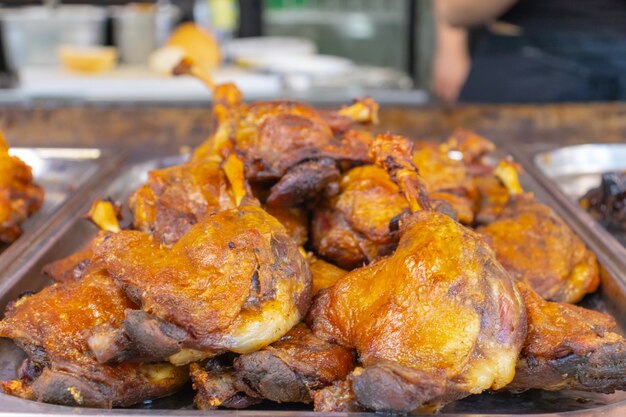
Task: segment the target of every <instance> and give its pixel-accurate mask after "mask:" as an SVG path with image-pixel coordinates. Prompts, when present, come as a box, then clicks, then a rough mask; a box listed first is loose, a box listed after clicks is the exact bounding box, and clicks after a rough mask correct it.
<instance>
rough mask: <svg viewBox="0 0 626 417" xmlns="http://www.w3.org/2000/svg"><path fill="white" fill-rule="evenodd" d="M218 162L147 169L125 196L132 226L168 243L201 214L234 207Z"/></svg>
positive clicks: (189, 226)
mask: <svg viewBox="0 0 626 417" xmlns="http://www.w3.org/2000/svg"><path fill="white" fill-rule="evenodd" d="M233 200H234V197H233V195H232V191H231V190H230V187H229V186H228V181H227V178H226V175H225V174H224V172H223V170H222V169H221V166H220V163H219V162H214V161H197V162H188V163H185V164H182V165H178V166H174V167H171V168H165V169H160V170H156V171H151V172H150V173H148V181H147V183H146V184H144V185H143V186H141V187H140V188H139V189H138V190H137V191H136V192H135V193H134V194H133V195H132V196H131V197H130V200H129V205H130V208H131V210H132V212H133V215H134V222H133V223H134V226H135V227H136V228H137V229H139V230H141V231H143V232H145V233H150V234H152V235H154V237H155V238H157V239H158V240H159V241H160V242H162V243H164V244H167V245H171V244H173V243H175V242H176V241H178V239H180V238H181V237H182V236H183V235H184V234H185V233H187V231H188V230H189V229H190V228H191V227H192V226H193V225H194V224H196V223H197V222H198V221H199V220H200V219H201V218H202V217H204V216H206V215H208V214H210V213H215V212H217V211H220V210H226V209H229V208H233V207H235V202H234V201H233Z"/></svg>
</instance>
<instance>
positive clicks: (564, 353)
mask: <svg viewBox="0 0 626 417" xmlns="http://www.w3.org/2000/svg"><path fill="white" fill-rule="evenodd" d="M518 287H519V289H520V292H521V293H522V295H523V297H524V301H525V304H526V311H527V314H528V334H527V336H526V342H525V344H524V348H523V349H522V354H521V357H520V360H519V362H518V364H517V370H516V373H515V379H514V380H513V382H512V383H511V384H510V385H509V386H508V387H507V389H510V390H513V391H522V390H527V389H544V390H551V391H555V390H563V389H575V390H582V391H595V392H603V393H612V392H614V391H615V390H626V339H624V337H623V336H620V335H619V334H617V333H615V332H614V330H615V327H616V324H615V320H614V319H613V318H612V317H610V316H609V315H607V314H603V313H599V312H597V311H592V310H587V309H584V308H582V307H577V306H574V305H571V304H566V303H555V302H549V301H545V300H543V299H542V298H541V297H540V296H539V295H538V294H537V293H535V292H534V291H533V290H532V289H530V288H529V287H527V286H526V285H524V284H521V283H519V284H518Z"/></svg>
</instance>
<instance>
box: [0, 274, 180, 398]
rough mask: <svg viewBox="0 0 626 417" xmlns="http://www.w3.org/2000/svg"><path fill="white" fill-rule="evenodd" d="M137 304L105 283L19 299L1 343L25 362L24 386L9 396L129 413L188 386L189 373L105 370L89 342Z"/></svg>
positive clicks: (161, 366) (136, 366)
mask: <svg viewBox="0 0 626 417" xmlns="http://www.w3.org/2000/svg"><path fill="white" fill-rule="evenodd" d="M126 308H133V304H132V303H131V302H130V301H129V300H128V299H127V298H126V297H125V296H124V294H122V292H121V291H120V290H119V288H118V287H117V286H116V285H115V284H114V283H113V281H112V280H111V279H110V278H108V277H107V276H106V275H103V274H100V273H91V274H88V275H87V276H85V277H84V278H83V279H81V280H78V281H68V282H65V283H58V284H54V285H52V286H50V287H48V288H45V289H44V290H42V291H41V292H39V293H37V294H34V295H29V296H25V297H22V298H20V299H19V300H17V301H15V302H14V303H13V304H12V305H10V306H9V308H8V309H7V312H6V314H5V318H4V319H3V320H2V321H1V322H0V337H7V338H11V339H13V340H14V341H15V343H16V344H17V345H18V346H20V347H21V348H22V349H23V350H24V351H25V352H26V353H27V354H28V359H26V360H25V362H24V364H23V365H22V367H21V368H20V375H19V377H20V379H17V380H14V381H4V382H2V383H1V385H0V389H1V390H2V391H4V392H6V393H9V394H12V395H17V396H20V397H24V398H29V399H35V400H38V401H44V402H51V403H57V404H67V405H83V406H90V407H112V406H128V405H131V404H134V403H137V402H141V401H144V400H147V399H154V398H158V397H163V396H166V395H170V394H172V393H174V392H175V391H177V390H178V389H179V388H180V387H181V386H182V384H184V383H185V382H186V381H187V380H188V370H187V368H186V367H182V368H177V367H174V366H172V365H171V364H167V363H154V364H141V363H121V364H111V365H109V364H100V363H98V361H97V360H96V358H95V357H94V356H93V354H92V353H91V352H90V350H89V347H88V344H87V339H88V337H89V334H90V332H91V330H92V329H93V328H95V327H97V326H100V325H104V324H106V325H116V324H119V323H121V321H122V320H123V319H124V310H125V309H126Z"/></svg>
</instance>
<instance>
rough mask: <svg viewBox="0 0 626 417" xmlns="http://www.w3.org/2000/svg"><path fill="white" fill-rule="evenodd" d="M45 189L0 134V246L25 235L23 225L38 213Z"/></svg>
mask: <svg viewBox="0 0 626 417" xmlns="http://www.w3.org/2000/svg"><path fill="white" fill-rule="evenodd" d="M43 197H44V192H43V189H42V188H41V187H40V186H38V185H37V184H35V183H34V182H33V174H32V170H31V168H30V167H29V166H28V165H26V164H25V163H24V162H23V161H22V160H21V159H19V158H16V157H14V156H10V155H9V147H8V145H7V144H6V142H5V141H4V135H3V134H2V132H0V244H2V243H11V242H13V241H14V240H15V239H17V238H18V237H19V236H20V235H21V234H22V229H21V227H20V226H21V224H22V223H23V222H24V221H25V220H26V219H28V217H29V216H30V215H31V214H33V213H35V212H37V211H39V209H40V208H41V205H42V204H43Z"/></svg>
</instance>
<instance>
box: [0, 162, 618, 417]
mask: <svg viewBox="0 0 626 417" xmlns="http://www.w3.org/2000/svg"><path fill="white" fill-rule="evenodd" d="M183 160H184V158H183V157H180V156H176V157H170V158H164V159H155V160H151V161H147V162H143V163H140V164H137V165H129V166H128V167H127V168H126V169H124V170H123V171H121V172H120V174H119V176H117V178H116V179H115V180H113V181H112V182H110V183H109V184H108V185H106V186H104V187H102V188H101V189H100V190H99V191H98V192H97V193H96V194H97V196H98V197H100V198H106V197H111V198H113V199H114V200H116V201H119V202H124V203H125V202H126V199H127V197H128V195H129V194H130V193H131V192H132V191H133V190H134V189H135V188H136V187H138V186H139V185H140V184H142V183H143V182H144V181H145V180H146V173H147V172H148V171H149V170H151V169H158V168H162V167H165V166H170V165H174V164H177V163H180V162H181V161H183ZM522 180H523V182H524V185H525V187H526V188H527V189H529V190H532V191H534V192H535V193H536V195H537V197H538V198H539V199H540V200H543V201H544V202H546V203H548V204H550V205H551V206H553V207H555V209H557V211H559V213H560V214H561V215H563V216H564V217H565V218H566V220H567V221H568V223H570V224H572V225H573V227H575V225H574V224H573V222H571V218H570V216H569V214H567V213H566V212H564V211H563V210H561V209H560V208H558V207H557V206H558V205H557V204H556V203H555V201H554V200H553V199H552V198H551V196H550V193H547V192H545V190H543V189H542V187H541V186H540V185H539V184H538V183H537V182H536V181H535V180H534V179H532V178H530V177H528V176H523V177H522ZM88 207H89V203H87V202H86V203H85V204H84V205H83V206H82V212H84V211H86V210H87V209H88ZM575 229H576V231H577V232H578V233H579V234H580V235H581V236H582V237H583V238H584V239H585V240H587V239H588V237H589V236H588V235H587V234H585V232H584V231H581V230H579V229H577V228H576V227H575ZM95 233H96V229H95V227H94V226H93V225H91V224H90V223H88V222H86V221H85V220H82V219H81V216H80V213H79V212H77V214H76V216H75V217H74V218H72V219H71V220H70V221H68V222H67V224H65V225H64V227H63V228H59V229H58V230H57V231H56V233H55V236H53V240H54V242H55V243H54V245H45V244H42V245H40V246H39V247H38V255H37V256H35V257H32V258H30V259H27V260H25V261H24V262H23V263H22V264H21V266H20V268H19V269H17V270H14V271H12V273H11V274H10V275H8V276H5V277H4V278H5V279H3V280H0V311H2V310H3V309H4V307H5V305H6V304H7V303H8V302H10V301H11V300H14V299H15V298H17V297H18V296H19V294H20V293H23V292H24V291H38V290H40V289H41V288H43V287H44V286H46V285H48V284H49V282H48V280H47V279H45V278H44V277H43V276H42V275H41V273H40V271H41V268H42V267H43V266H44V265H45V264H46V263H49V262H51V261H54V260H56V259H59V258H61V257H64V256H66V255H69V254H71V253H72V252H74V251H76V250H77V249H79V248H80V247H81V246H82V245H83V244H85V243H86V242H87V241H88V240H89V239H90V238H91V237H92V236H94V235H95ZM594 250H598V249H597V248H594ZM600 262H601V264H602V271H603V272H602V274H603V290H602V291H601V292H599V293H598V294H595V295H593V296H592V297H590V298H589V299H588V300H587V304H588V305H590V306H594V307H595V308H600V309H603V310H608V311H609V312H610V313H612V314H613V315H615V316H616V317H617V318H618V319H622V320H623V319H626V314H625V313H624V308H626V283H625V281H624V278H623V276H622V275H620V274H621V272H624V271H621V272H620V271H616V270H615V269H614V265H612V264H610V263H608V264H605V263H604V258H601V261H600ZM620 325H621V326H622V328H623V329H625V328H626V323H625V322H623V321H622V322H620ZM21 358H23V354H22V353H21V351H20V350H19V349H17V348H16V347H15V345H14V344H13V343H12V342H11V341H9V340H6V339H4V340H3V339H0V379H8V378H13V377H15V375H16V368H17V367H18V366H19V363H20V361H21ZM192 395H193V394H192V393H191V392H190V390H187V391H185V392H182V393H179V394H177V395H175V396H172V397H169V398H164V399H161V400H156V401H153V402H149V403H146V404H140V405H138V406H135V407H133V408H132V409H114V410H94V409H86V408H73V407H62V406H55V405H50V404H43V403H35V402H32V401H26V400H22V399H18V398H14V397H9V396H6V395H3V394H0V416H1V415H3V414H7V415H8V414H10V415H12V416H15V417H18V416H26V415H55V416H68V417H69V416H76V415H81V416H96V415H108V416H150V415H159V416H194V417H195V416H197V417H199V416H207V415H211V416H223V417H226V416H242V417H244V416H245V417H248V416H259V417H275V416H283V417H296V416H299V417H303V416H307V417H330V416H344V417H347V416H374V415H375V414H373V413H315V412H313V411H311V408H310V407H307V406H302V405H289V404H273V403H264V404H262V405H260V406H258V407H257V408H255V409H248V410H239V411H227V410H216V411H198V410H194V409H193V406H192V403H191V399H192ZM537 414H542V415H544V416H545V415H550V416H557V415H558V416H560V417H583V416H592V415H603V416H606V417H618V416H619V417H621V416H624V415H626V392H619V393H616V394H613V395H602V394H593V393H582V392H574V391H563V392H546V391H529V392H526V393H523V394H510V393H498V394H483V395H478V396H472V397H468V398H466V399H463V400H460V401H456V402H454V403H452V404H449V405H448V406H446V407H445V408H444V410H443V411H442V413H441V414H439V415H441V416H451V415H455V416H465V417H469V416H474V417H476V416H478V415H483V416H484V415H492V416H530V415H537Z"/></svg>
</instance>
